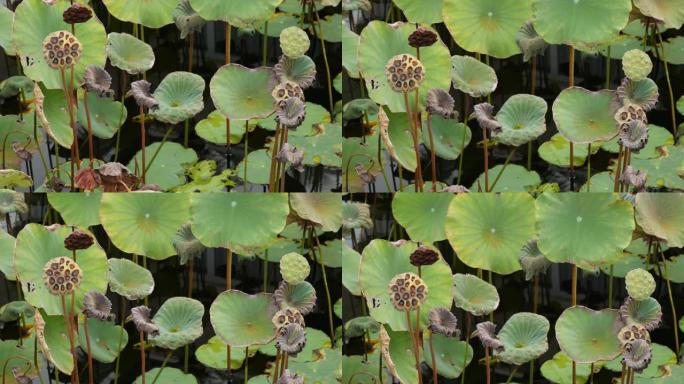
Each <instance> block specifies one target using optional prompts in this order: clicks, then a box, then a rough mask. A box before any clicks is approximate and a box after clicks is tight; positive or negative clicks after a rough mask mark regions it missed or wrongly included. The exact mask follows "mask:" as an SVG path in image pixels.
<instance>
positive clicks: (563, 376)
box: [541, 351, 591, 384]
mask: <svg viewBox="0 0 684 384" xmlns="http://www.w3.org/2000/svg"><path fill="white" fill-rule="evenodd" d="M572 369H573V368H572V360H571V359H570V358H569V357H568V355H566V354H565V353H563V352H562V351H561V352H558V353H556V354H555V355H553V358H552V359H550V360H547V361H545V362H544V364H542V366H541V374H542V376H544V378H545V379H546V380H549V381H550V382H552V383H555V384H584V383H586V382H587V380H589V376H590V375H591V364H587V363H579V364H575V378H576V380H575V383H573V382H572Z"/></svg>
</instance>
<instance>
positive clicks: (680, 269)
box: [663, 255, 684, 283]
mask: <svg viewBox="0 0 684 384" xmlns="http://www.w3.org/2000/svg"><path fill="white" fill-rule="evenodd" d="M665 264H666V267H667V273H663V277H664V278H665V279H667V280H670V281H671V282H673V283H684V255H679V256H675V257H672V258H671V259H669V260H666V261H665Z"/></svg>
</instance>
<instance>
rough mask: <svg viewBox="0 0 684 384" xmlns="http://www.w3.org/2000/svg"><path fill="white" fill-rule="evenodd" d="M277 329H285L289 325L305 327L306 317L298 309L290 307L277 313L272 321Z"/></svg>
mask: <svg viewBox="0 0 684 384" xmlns="http://www.w3.org/2000/svg"><path fill="white" fill-rule="evenodd" d="M271 321H272V322H273V325H275V327H276V328H281V327H284V326H286V325H288V324H299V325H301V326H302V327H304V326H305V325H304V316H302V314H301V312H299V311H298V310H297V309H295V308H292V307H288V308H285V309H281V310H280V311H278V312H276V314H275V315H274V316H273V319H272V320H271Z"/></svg>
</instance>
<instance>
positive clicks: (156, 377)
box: [143, 350, 173, 384]
mask: <svg viewBox="0 0 684 384" xmlns="http://www.w3.org/2000/svg"><path fill="white" fill-rule="evenodd" d="M171 354H173V350H170V351H169V352H168V353H167V354H166V357H165V358H164V361H162V365H161V367H160V368H159V370H158V371H157V374H156V375H154V380H152V384H155V383H156V382H157V379H158V378H159V376H160V375H161V373H162V371H163V370H164V368H166V363H168V362H169V358H171ZM143 377H145V373H143Z"/></svg>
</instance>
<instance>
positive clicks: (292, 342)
mask: <svg viewBox="0 0 684 384" xmlns="http://www.w3.org/2000/svg"><path fill="white" fill-rule="evenodd" d="M305 345H306V330H305V329H304V327H302V326H301V325H299V324H296V323H291V324H288V325H285V326H282V327H280V328H278V331H277V333H276V348H278V349H279V350H281V351H283V352H285V353H287V354H288V355H290V356H292V357H294V356H297V354H298V353H299V352H301V351H302V349H304V346H305Z"/></svg>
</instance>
